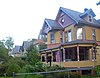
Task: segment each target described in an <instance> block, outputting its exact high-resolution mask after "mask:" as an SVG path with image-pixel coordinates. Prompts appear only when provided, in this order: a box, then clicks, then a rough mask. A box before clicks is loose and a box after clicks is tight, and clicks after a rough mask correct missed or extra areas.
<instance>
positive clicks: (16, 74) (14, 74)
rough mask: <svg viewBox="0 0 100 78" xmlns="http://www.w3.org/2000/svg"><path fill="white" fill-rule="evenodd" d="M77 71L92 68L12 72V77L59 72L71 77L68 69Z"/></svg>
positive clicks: (68, 77)
mask: <svg viewBox="0 0 100 78" xmlns="http://www.w3.org/2000/svg"><path fill="white" fill-rule="evenodd" d="M73 70H75V71H77V70H92V68H73V69H67V70H57V71H48V72H33V73H15V72H13V78H16V77H17V76H22V75H39V74H42V75H44V74H45V75H48V74H52V73H59V72H61V73H62V72H67V78H71V77H70V76H71V75H70V71H73Z"/></svg>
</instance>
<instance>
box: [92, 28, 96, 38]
mask: <svg viewBox="0 0 100 78" xmlns="http://www.w3.org/2000/svg"><path fill="white" fill-rule="evenodd" d="M92 38H93V40H96V32H95V29H92Z"/></svg>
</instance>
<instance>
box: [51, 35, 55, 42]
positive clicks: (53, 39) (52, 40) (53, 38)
mask: <svg viewBox="0 0 100 78" xmlns="http://www.w3.org/2000/svg"><path fill="white" fill-rule="evenodd" d="M50 41H51V43H55V36H54V33H51V34H50Z"/></svg>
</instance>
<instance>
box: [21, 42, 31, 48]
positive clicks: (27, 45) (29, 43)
mask: <svg viewBox="0 0 100 78" xmlns="http://www.w3.org/2000/svg"><path fill="white" fill-rule="evenodd" d="M31 45H32V42H30V41H23V44H22V48H23V49H27V48H29V47H30V46H31Z"/></svg>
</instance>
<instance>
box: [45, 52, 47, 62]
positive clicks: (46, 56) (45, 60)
mask: <svg viewBox="0 0 100 78" xmlns="http://www.w3.org/2000/svg"><path fill="white" fill-rule="evenodd" d="M45 62H46V63H47V53H45Z"/></svg>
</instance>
